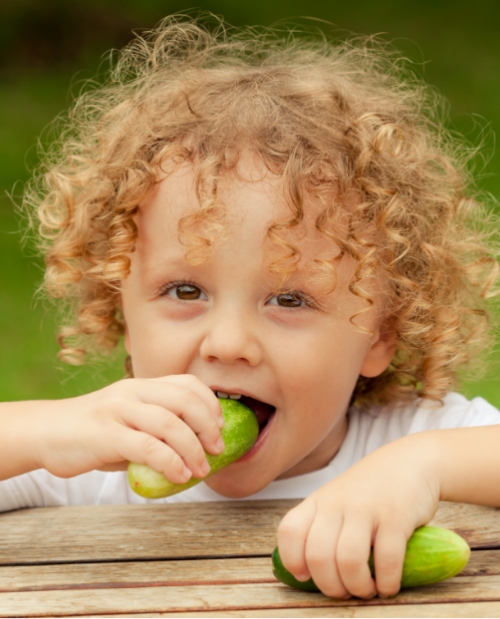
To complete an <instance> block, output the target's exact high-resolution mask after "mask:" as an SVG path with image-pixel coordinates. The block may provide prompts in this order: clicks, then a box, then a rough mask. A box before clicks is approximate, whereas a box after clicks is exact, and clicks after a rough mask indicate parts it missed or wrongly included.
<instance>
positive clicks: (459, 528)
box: [429, 502, 500, 548]
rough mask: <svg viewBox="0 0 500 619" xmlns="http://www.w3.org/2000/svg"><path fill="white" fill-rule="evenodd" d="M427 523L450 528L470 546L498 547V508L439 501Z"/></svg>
mask: <svg viewBox="0 0 500 619" xmlns="http://www.w3.org/2000/svg"><path fill="white" fill-rule="evenodd" d="M429 524H432V525H435V526H439V527H446V528H447V529H452V530H453V531H455V532H456V533H458V534H459V535H461V536H462V537H463V538H464V539H465V540H466V541H467V543H468V544H469V546H470V547H471V548H500V508H498V507H484V506H481V505H468V504H466V503H447V502H441V503H440V504H439V509H438V511H437V513H436V515H435V517H434V518H433V519H432V520H431V522H430V523H429Z"/></svg>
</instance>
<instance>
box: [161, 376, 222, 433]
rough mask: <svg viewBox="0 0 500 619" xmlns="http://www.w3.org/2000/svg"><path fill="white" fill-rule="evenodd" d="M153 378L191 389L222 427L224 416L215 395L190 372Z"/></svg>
mask: <svg viewBox="0 0 500 619" xmlns="http://www.w3.org/2000/svg"><path fill="white" fill-rule="evenodd" d="M153 380H158V381H160V382H161V381H164V380H165V381H166V382H170V383H174V384H177V385H181V386H183V387H187V388H188V389H191V390H192V391H194V392H195V393H196V394H197V395H198V396H199V397H200V399H202V400H203V401H204V402H205V404H206V405H207V407H208V409H209V410H210V413H211V414H212V415H213V417H214V419H215V420H216V421H217V423H218V425H219V427H221V428H223V427H224V417H223V416H222V410H221V407H220V404H219V400H218V398H217V396H216V395H215V393H214V392H213V391H212V390H211V389H210V387H209V386H208V385H206V384H205V383H204V382H202V381H201V380H200V379H199V378H197V377H196V376H193V375H192V374H172V375H170V376H166V377H160V378H158V379H153Z"/></svg>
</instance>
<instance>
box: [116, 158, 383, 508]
mask: <svg viewBox="0 0 500 619" xmlns="http://www.w3.org/2000/svg"><path fill="white" fill-rule="evenodd" d="M246 171H247V173H248V174H247V176H248V177H249V178H250V176H251V175H252V173H253V174H254V178H256V177H257V176H258V174H260V177H259V178H260V180H257V181H250V180H248V181H246V180H241V179H238V178H236V177H234V176H232V175H231V176H226V177H222V178H221V179H220V180H219V184H218V195H219V197H220V198H221V200H222V201H223V202H224V203H225V205H226V207H227V210H228V235H227V238H226V239H224V240H222V241H220V243H219V244H218V245H217V246H216V249H215V252H214V253H213V254H212V256H211V257H210V258H209V259H208V260H206V261H205V262H203V263H202V264H199V265H196V266H193V265H191V264H189V263H188V262H187V261H186V260H185V252H186V247H185V246H183V245H181V244H180V242H179V241H178V237H177V234H178V222H179V219H180V218H181V217H184V216H185V215H186V214H187V213H189V212H194V211H196V210H197V209H198V202H197V200H196V197H195V192H194V185H193V179H194V174H193V171H192V168H191V166H189V165H187V164H186V165H184V166H181V167H180V168H179V169H178V170H177V171H176V172H174V173H173V174H171V175H170V176H168V177H167V178H166V179H165V180H163V181H162V182H160V183H159V184H158V185H157V187H156V189H155V190H154V191H153V192H152V193H151V194H150V195H149V196H148V198H147V200H145V201H144V202H143V204H142V205H141V208H140V209H139V214H138V217H137V225H138V242H137V246H136V251H135V252H134V253H133V254H132V255H131V273H130V275H129V277H128V278H127V279H126V280H124V281H123V282H122V302H123V311H124V315H125V321H126V325H127V328H126V347H127V350H128V352H129V354H130V355H131V356H132V361H133V368H134V375H135V376H136V377H142V378H145V377H151V378H152V377H159V376H165V375H170V374H193V375H194V376H196V377H198V378H199V379H200V380H201V381H202V382H204V383H205V384H207V385H208V386H210V387H211V388H212V389H213V390H219V391H223V392H225V393H229V394H243V395H246V396H250V397H253V398H254V399H256V400H259V401H261V402H265V403H267V404H270V405H272V406H273V407H275V409H276V410H275V413H274V414H273V415H272V417H271V418H270V419H269V422H268V423H267V425H266V426H265V428H264V429H263V430H262V431H261V434H260V436H259V439H258V442H257V443H256V445H255V446H254V448H253V449H252V451H251V452H249V454H247V456H245V457H244V458H243V459H242V460H241V461H238V462H236V463H234V464H232V465H230V466H229V467H227V468H226V469H224V470H223V471H221V472H219V473H218V474H217V475H215V476H214V477H212V478H210V479H209V480H207V484H208V485H209V486H210V487H211V488H213V489H214V490H215V491H216V492H219V493H220V494H223V495H225V496H231V497H242V496H248V495H250V494H253V493H255V492H257V491H259V490H260V489H262V488H264V487H265V486H267V485H268V484H269V483H270V482H271V481H273V480H275V479H277V478H280V477H281V478H283V477H288V476H293V475H297V474H301V473H306V472H309V471H313V470H317V469H319V468H321V467H323V466H325V465H326V464H327V463H328V462H329V461H330V460H331V458H332V457H333V456H334V455H335V453H336V451H337V450H338V448H339V447H340V445H341V443H342V441H343V439H344V436H345V433H346V430H347V419H346V411H347V408H348V405H349V401H350V398H351V395H352V392H353V389H354V387H355V384H356V381H357V379H358V376H359V375H360V374H363V375H365V376H375V375H377V374H379V373H381V372H382V371H383V370H384V369H385V368H386V367H387V365H388V364H389V362H390V359H391V357H392V354H393V352H394V345H393V343H392V342H391V340H390V339H388V338H384V337H382V336H381V320H380V317H379V316H378V315H377V312H376V310H375V309H371V310H370V311H368V312H366V313H364V314H361V315H360V316H359V317H358V318H357V319H356V322H357V324H358V325H360V324H361V325H363V327H364V328H365V329H367V330H368V331H370V332H371V334H369V333H367V332H362V331H360V330H359V329H356V328H355V327H354V326H353V325H352V324H351V323H350V322H349V318H350V317H351V316H352V315H353V314H354V313H356V311H359V310H360V309H363V308H365V307H366V303H363V302H361V301H360V300H359V299H357V298H356V297H355V296H354V295H352V294H351V293H349V292H348V291H347V288H346V285H347V283H348V276H349V274H351V273H352V269H353V266H354V265H353V264H352V263H349V261H348V259H343V260H342V262H341V265H340V267H339V285H338V286H337V288H336V290H335V291H334V292H333V293H331V294H328V295H325V294H323V295H318V294H317V293H316V291H315V289H314V288H313V287H312V286H311V285H310V283H308V280H307V277H306V276H305V272H304V269H303V268H300V269H299V270H298V271H297V272H296V273H295V275H294V276H293V277H292V279H291V281H290V282H289V284H288V285H287V291H286V292H287V293H290V290H291V291H293V293H292V294H291V295H290V294H282V295H275V294H273V292H272V286H271V283H270V277H269V273H268V271H267V270H266V269H265V268H264V265H263V258H264V247H263V241H264V238H265V234H266V230H267V228H268V226H269V224H270V222H271V221H273V220H276V219H280V218H283V217H287V216H289V215H290V210H289V208H288V206H287V205H286V202H285V200H284V198H283V197H282V195H281V194H280V193H279V191H278V187H279V179H278V178H277V177H274V176H273V175H271V174H270V173H267V174H266V176H265V177H264V178H262V170H261V169H260V168H259V169H258V168H257V167H256V164H252V163H250V162H249V163H247V168H246ZM257 171H258V174H255V172H257ZM306 226H307V236H306V237H305V238H303V239H302V240H301V241H300V242H298V246H299V248H300V250H301V252H302V262H301V266H302V267H303V266H304V265H305V264H306V263H307V262H308V261H310V260H312V259H314V258H316V257H318V256H319V255H323V256H330V257H331V256H332V251H334V250H335V248H333V250H332V245H331V242H329V241H327V240H326V239H325V238H324V237H322V236H321V235H320V234H319V233H317V232H316V231H315V229H314V223H313V219H312V218H309V220H308V217H307V216H306ZM375 298H376V297H375ZM308 302H310V303H311V304H309V305H308ZM315 303H316V304H318V305H319V304H321V306H322V307H323V309H321V310H320V309H317V308H315V307H314V304H315ZM376 305H377V304H376Z"/></svg>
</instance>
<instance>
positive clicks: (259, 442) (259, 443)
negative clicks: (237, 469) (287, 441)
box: [237, 412, 276, 462]
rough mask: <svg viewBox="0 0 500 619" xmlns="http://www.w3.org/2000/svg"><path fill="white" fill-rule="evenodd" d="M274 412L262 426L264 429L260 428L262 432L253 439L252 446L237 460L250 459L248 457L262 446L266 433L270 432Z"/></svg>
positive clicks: (251, 456)
mask: <svg viewBox="0 0 500 619" xmlns="http://www.w3.org/2000/svg"><path fill="white" fill-rule="evenodd" d="M275 415H276V413H275V412H274V413H273V414H272V415H271V416H270V417H269V421H268V422H267V423H266V425H265V426H264V429H263V430H262V432H261V433H260V434H259V437H258V438H257V440H256V441H255V444H254V446H253V447H252V449H250V451H247V452H246V454H245V455H243V456H241V458H238V460H237V462H245V461H246V460H250V458H253V456H255V454H256V453H257V452H258V451H259V449H260V448H261V447H262V444H263V443H264V441H265V440H266V438H267V435H268V434H269V432H270V427H271V425H272V423H273V421H274V417H275Z"/></svg>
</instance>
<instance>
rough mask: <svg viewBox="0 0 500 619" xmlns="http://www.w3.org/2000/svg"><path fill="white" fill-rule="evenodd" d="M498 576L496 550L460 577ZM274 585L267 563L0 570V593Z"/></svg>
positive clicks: (475, 557)
mask: <svg viewBox="0 0 500 619" xmlns="http://www.w3.org/2000/svg"><path fill="white" fill-rule="evenodd" d="M486 575H500V550H481V551H474V552H473V553H472V555H471V559H470V561H469V563H468V565H467V567H466V568H465V569H464V570H463V572H462V573H461V576H486ZM272 582H276V579H275V578H274V576H273V574H272V565H271V559H270V558H269V557H254V558H234V559H189V560H184V561H178V560H172V561H151V562H148V561H138V562H127V563H121V562H117V563H112V562H110V563H74V564H62V565H57V564H56V565H27V566H2V567H0V592H9V591H11V592H14V591H48V590H57V589H86V588H87V589H95V588H100V589H113V588H120V587H122V588H126V587H128V588H131V587H144V588H147V587H158V586H171V585H184V586H196V585H201V584H210V585H213V586H218V585H220V584H236V583H241V584H248V583H272Z"/></svg>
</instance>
